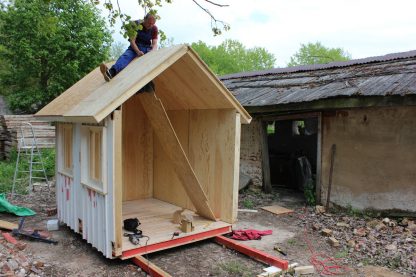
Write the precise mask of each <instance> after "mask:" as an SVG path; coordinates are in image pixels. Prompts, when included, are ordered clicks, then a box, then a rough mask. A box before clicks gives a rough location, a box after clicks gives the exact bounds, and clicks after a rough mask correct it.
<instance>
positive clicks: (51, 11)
mask: <svg viewBox="0 0 416 277" xmlns="http://www.w3.org/2000/svg"><path fill="white" fill-rule="evenodd" d="M110 43H111V36H110V32H109V30H108V29H107V28H106V24H105V21H104V19H102V18H101V17H100V15H99V11H98V10H97V8H95V6H94V5H92V4H90V3H89V2H86V1H85V0H48V1H46V0H15V1H13V3H9V5H7V7H5V8H4V10H3V11H0V61H1V64H3V65H5V66H4V67H2V66H0V88H1V91H2V92H3V94H6V95H7V99H8V102H9V105H10V108H11V109H12V110H14V111H15V112H17V113H33V112H36V111H37V110H38V109H40V108H42V107H43V106H44V105H45V104H47V103H49V102H50V101H51V100H52V99H54V98H55V97H56V96H58V95H59V94H60V93H62V92H63V91H65V90H66V89H67V88H68V87H70V86H71V85H72V84H74V83H75V82H76V81H78V80H79V79H81V78H82V77H83V76H84V75H85V74H87V73H88V72H90V71H91V70H92V69H93V68H95V67H96V66H97V65H98V64H99V63H101V62H102V61H105V60H107V58H108V53H109V46H110Z"/></svg>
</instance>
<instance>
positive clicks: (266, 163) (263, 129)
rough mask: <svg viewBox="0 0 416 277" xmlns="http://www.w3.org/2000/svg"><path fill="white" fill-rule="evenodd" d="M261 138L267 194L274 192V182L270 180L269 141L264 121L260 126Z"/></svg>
mask: <svg viewBox="0 0 416 277" xmlns="http://www.w3.org/2000/svg"><path fill="white" fill-rule="evenodd" d="M260 130H261V131H260V136H261V140H260V141H261V159H262V170H263V190H264V192H266V193H271V192H272V181H271V179H270V161H269V143H268V140H267V122H265V121H262V122H261V126H260Z"/></svg>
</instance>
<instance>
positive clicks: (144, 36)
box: [100, 13, 159, 82]
mask: <svg viewBox="0 0 416 277" xmlns="http://www.w3.org/2000/svg"><path fill="white" fill-rule="evenodd" d="M136 23H137V24H138V25H139V27H138V30H137V33H136V35H135V36H134V37H132V38H130V39H129V41H130V46H129V47H128V48H127V50H126V51H125V52H124V53H123V54H122V55H121V56H120V57H119V58H118V60H117V61H116V63H115V64H114V65H113V66H112V67H111V68H110V69H108V68H107V66H106V65H105V64H104V63H102V64H101V65H100V71H101V73H102V74H103V76H104V79H105V80H106V81H107V82H109V81H110V80H111V79H112V78H114V76H116V75H117V74H118V73H119V72H120V71H121V70H123V69H124V68H125V67H126V66H127V65H128V64H129V63H130V62H131V61H132V60H133V59H134V58H136V57H141V56H143V55H144V54H147V53H148V52H150V51H153V50H156V49H157V41H158V33H159V31H158V28H157V26H156V25H155V24H156V18H155V17H154V15H153V14H151V13H148V14H146V16H145V17H144V18H143V20H138V21H137V22H136Z"/></svg>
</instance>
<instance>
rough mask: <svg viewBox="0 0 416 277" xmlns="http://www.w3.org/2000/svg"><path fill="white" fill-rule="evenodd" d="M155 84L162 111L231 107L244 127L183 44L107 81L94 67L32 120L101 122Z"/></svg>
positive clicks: (230, 100) (245, 117)
mask: <svg viewBox="0 0 416 277" xmlns="http://www.w3.org/2000/svg"><path fill="white" fill-rule="evenodd" d="M152 80H154V82H155V85H156V94H158V96H159V97H160V99H161V100H162V101H163V103H164V105H165V106H166V109H167V110H182V109H229V108H233V109H235V110H236V112H239V113H240V114H241V115H242V121H243V122H244V123H248V122H250V120H251V117H250V115H249V114H248V113H247V111H245V110H244V108H243V107H242V106H241V105H240V103H239V102H238V101H237V100H236V99H235V98H234V97H233V96H232V94H231V93H230V92H229V91H228V90H227V88H226V87H225V86H224V85H223V84H222V83H221V82H220V81H219V80H218V78H217V77H216V76H215V75H214V74H213V73H212V72H211V71H210V70H209V69H208V67H207V66H206V65H205V64H204V62H202V60H200V59H199V57H198V56H197V54H196V53H195V52H194V51H193V50H192V49H191V48H190V47H188V46H185V45H178V46H173V47H170V48H162V49H160V50H158V51H154V52H150V53H148V54H146V55H144V56H143V57H140V58H138V59H135V60H133V61H132V62H131V63H130V64H129V65H128V66H127V67H126V68H125V69H124V70H123V71H121V72H120V73H119V74H118V75H117V76H116V77H114V78H113V79H112V80H111V81H110V82H105V81H104V79H103V77H102V75H101V73H100V71H99V68H96V69H95V70H93V71H92V72H91V73H89V74H88V75H87V76H85V77H84V78H83V79H81V80H80V81H79V82H77V83H76V84H75V85H73V86H72V87H70V88H69V89H68V90H67V91H65V92H64V93H63V94H61V95H60V96H59V97H57V98H56V99H55V100H53V101H52V102H51V103H49V104H48V105H47V106H46V107H44V108H43V109H42V110H41V111H39V112H38V113H37V114H36V116H39V117H47V118H49V119H53V120H56V121H70V120H74V121H79V120H81V121H88V122H94V121H95V122H100V121H101V120H103V119H104V118H105V117H106V116H108V115H109V114H110V113H111V112H112V111H113V110H115V109H116V108H117V107H119V106H120V105H121V104H123V103H124V102H125V101H126V100H127V99H129V98H130V97H131V96H133V95H134V94H135V93H136V92H137V91H138V90H139V89H141V88H142V87H143V86H145V85H146V84H147V83H148V82H150V81H152Z"/></svg>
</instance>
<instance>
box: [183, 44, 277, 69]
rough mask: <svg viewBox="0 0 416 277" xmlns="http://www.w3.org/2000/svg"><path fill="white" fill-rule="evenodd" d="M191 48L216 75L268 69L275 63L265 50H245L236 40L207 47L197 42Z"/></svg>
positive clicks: (259, 48) (273, 58) (258, 48)
mask: <svg viewBox="0 0 416 277" xmlns="http://www.w3.org/2000/svg"><path fill="white" fill-rule="evenodd" d="M191 46H192V48H193V49H194V50H195V51H196V52H197V53H198V54H199V56H200V57H201V58H202V60H203V61H204V62H205V63H206V64H207V65H208V66H209V67H210V68H211V70H212V71H214V72H215V73H216V74H218V75H224V74H231V73H236V72H244V71H254V70H262V69H269V68H273V67H274V63H275V61H276V58H275V57H274V55H273V54H271V53H269V52H267V50H266V49H264V48H261V47H254V48H249V49H247V48H246V47H245V46H244V45H243V44H242V43H241V42H239V41H236V40H225V41H224V42H223V43H221V44H220V45H219V46H208V45H207V44H206V43H205V42H202V41H198V42H194V43H192V45H191Z"/></svg>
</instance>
